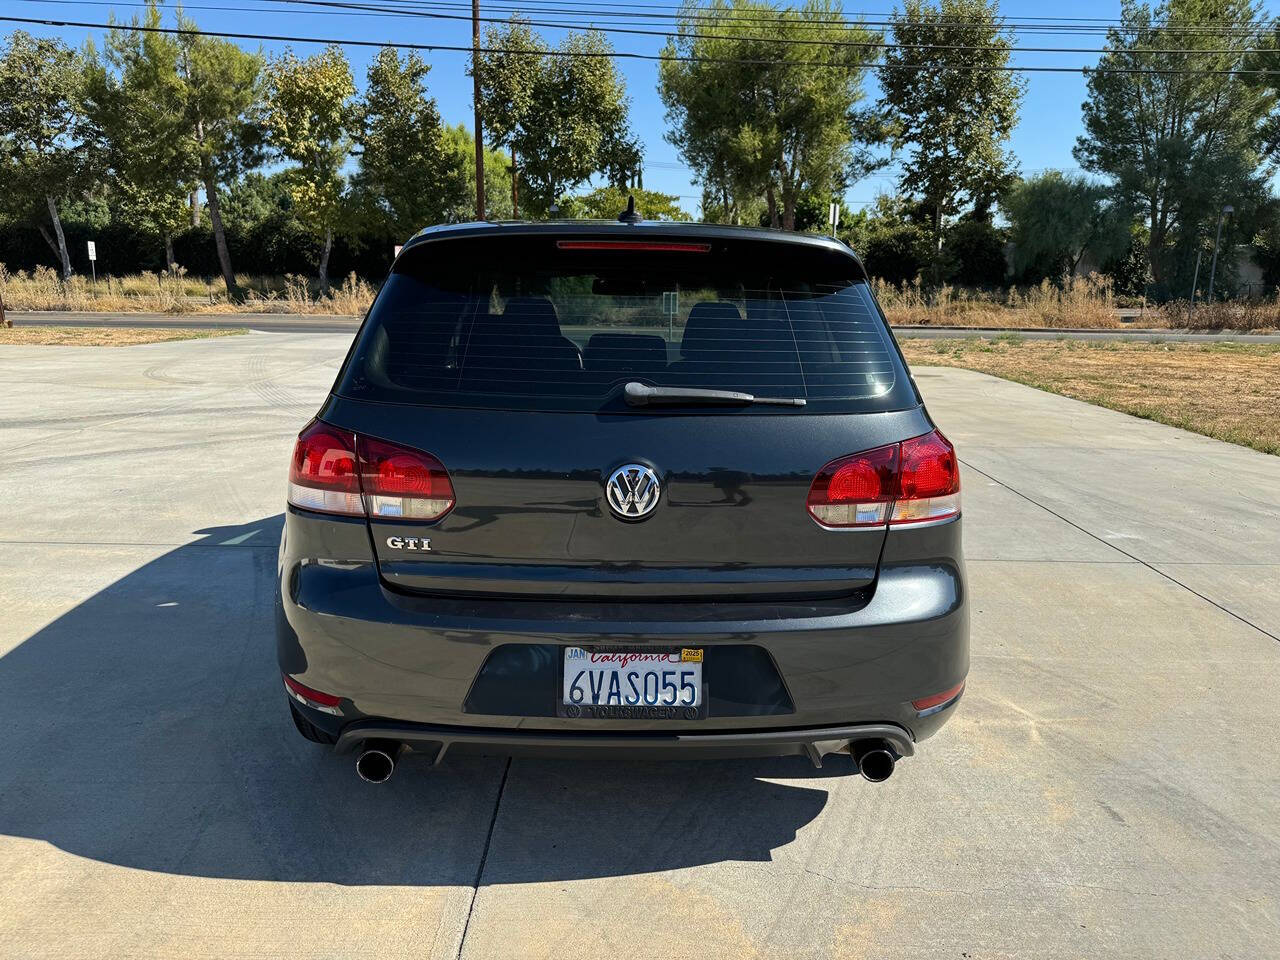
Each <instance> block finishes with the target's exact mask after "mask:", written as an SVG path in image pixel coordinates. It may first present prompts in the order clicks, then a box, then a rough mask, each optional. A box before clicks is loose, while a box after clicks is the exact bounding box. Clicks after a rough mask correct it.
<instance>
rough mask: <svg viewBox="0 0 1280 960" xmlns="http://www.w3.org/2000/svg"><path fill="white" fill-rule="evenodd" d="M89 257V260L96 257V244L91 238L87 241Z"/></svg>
mask: <svg viewBox="0 0 1280 960" xmlns="http://www.w3.org/2000/svg"><path fill="white" fill-rule="evenodd" d="M89 259H90V260H97V259H98V246H97V244H95V243H94V242H93V241H92V240H90V241H89Z"/></svg>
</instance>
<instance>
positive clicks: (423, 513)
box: [356, 437, 454, 520]
mask: <svg viewBox="0 0 1280 960" xmlns="http://www.w3.org/2000/svg"><path fill="white" fill-rule="evenodd" d="M356 445H357V447H358V449H359V452H360V481H361V483H363V484H364V502H365V506H367V507H368V509H369V516H371V517H395V518H400V519H404V520H439V519H440V518H441V517H443V516H444V515H445V514H446V513H448V512H449V511H450V510H452V509H453V503H454V500H453V484H452V483H451V482H450V481H449V474H448V472H447V471H446V470H445V468H444V464H442V463H441V462H440V461H439V460H437V459H436V458H435V457H433V456H432V455H431V454H429V453H423V452H422V451H421V450H411V449H409V448H408V447H401V446H397V445H395V444H391V443H387V442H385V441H383V440H371V439H369V438H367V437H360V438H359V439H358V440H357V441H356Z"/></svg>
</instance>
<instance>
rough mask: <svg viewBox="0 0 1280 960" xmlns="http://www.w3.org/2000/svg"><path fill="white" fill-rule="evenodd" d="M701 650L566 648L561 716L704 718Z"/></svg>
mask: <svg viewBox="0 0 1280 960" xmlns="http://www.w3.org/2000/svg"><path fill="white" fill-rule="evenodd" d="M702 659H703V657H702V650H701V649H700V648H690V647H685V648H683V649H675V650H612V649H610V650H599V649H597V650H584V649H582V648H581V647H567V648H565V651H564V669H563V677H562V684H561V690H560V702H559V704H558V706H559V708H560V709H559V710H557V713H559V715H560V716H563V717H571V718H572V717H585V718H592V719H600V720H677V719H680V720H697V719H700V718H702V717H703V716H705V703H706V697H705V696H704V693H703V689H702Z"/></svg>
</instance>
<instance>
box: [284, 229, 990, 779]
mask: <svg viewBox="0 0 1280 960" xmlns="http://www.w3.org/2000/svg"><path fill="white" fill-rule="evenodd" d="M959 487H960V484H959V471H958V462H957V459H956V454H955V450H954V448H953V447H952V445H951V444H950V443H949V442H948V441H947V439H946V438H945V437H943V436H942V434H941V433H939V432H938V430H937V429H935V427H934V424H933V422H932V421H931V420H930V418H929V415H928V414H927V413H926V411H925V409H924V406H923V404H922V403H921V399H920V395H919V393H918V392H917V390H916V388H915V385H914V383H913V382H912V379H911V377H910V375H909V374H908V372H907V368H906V365H905V363H904V361H903V358H902V355H901V353H900V352H899V350H898V348H897V345H896V344H895V342H894V340H893V337H892V335H891V334H890V333H889V330H888V328H887V326H886V324H885V320H884V317H883V314H882V313H881V312H880V309H879V307H878V305H877V304H876V302H875V300H874V298H873V297H872V294H871V291H870V290H869V288H868V285H867V282H866V274H865V272H864V270H863V267H862V264H861V263H860V262H859V261H858V259H857V258H856V257H855V256H854V255H853V254H852V253H851V252H850V251H849V249H848V248H847V247H845V246H844V245H842V244H840V243H837V242H836V241H833V240H828V239H825V238H822V237H816V236H802V235H795V234H779V233H775V232H772V231H763V230H748V229H739V228H731V227H716V226H707V225H683V224H669V223H662V224H659V223H601V222H590V223H587V222H575V223H544V224H527V223H510V224H471V225H463V226H454V227H441V228H434V229H430V230H426V231H423V232H422V233H421V234H419V235H418V236H416V237H415V238H414V239H413V240H412V241H410V242H409V243H408V244H407V245H406V246H405V247H404V250H403V251H402V252H401V254H400V256H399V257H398V258H397V259H396V262H395V265H394V266H393V268H392V271H391V275H390V276H389V277H388V279H387V282H386V283H385V285H384V286H383V288H382V290H381V292H380V293H379V295H378V298H377V300H376V302H375V303H374V305H373V307H372V309H371V310H370V312H369V315H368V317H367V318H366V320H365V322H364V324H363V326H362V327H361V329H360V332H359V334H358V335H357V337H356V339H355V342H354V344H353V346H352V349H351V351H350V353H349V355H348V357H347V359H346V362H345V363H344V365H343V367H342V370H341V372H340V373H339V375H338V379H337V382H336V383H335V384H334V387H333V390H332V392H331V393H330V395H329V397H328V399H327V400H326V401H325V403H324V405H323V406H322V407H321V409H320V411H319V413H318V414H317V415H316V418H315V419H314V420H313V421H312V422H311V423H310V424H309V425H308V426H307V427H306V428H305V429H304V430H303V431H302V433H301V435H300V436H299V438H298V441H297V446H296V448H295V451H294V455H293V461H292V464H291V469H290V475H289V495H288V500H289V505H288V510H287V515H286V522H285V528H284V536H283V538H282V540H281V544H280V566H279V574H280V578H279V582H280V595H279V597H280V599H279V604H278V618H277V622H278V652H279V663H280V669H281V671H282V673H283V680H284V687H285V691H286V693H287V695H288V701H289V707H290V709H291V711H292V714H293V720H294V723H295V724H296V726H297V728H298V730H299V731H300V732H301V733H302V734H303V736H305V737H307V738H308V739H309V740H313V741H316V742H318V743H323V744H330V745H333V746H334V747H335V749H336V750H337V751H338V752H339V753H355V754H356V755H357V764H356V766H357V770H358V772H359V773H360V775H361V776H362V777H364V778H365V779H367V780H370V781H374V782H380V781H382V780H385V779H387V778H388V777H389V776H390V775H391V772H392V770H393V769H394V767H395V764H396V762H397V760H398V758H399V757H400V756H401V755H402V754H403V753H405V752H406V751H409V752H412V753H414V754H418V755H424V754H425V756H426V757H427V758H428V759H429V760H430V761H433V762H439V761H440V760H441V759H442V758H443V757H444V756H445V754H446V753H454V752H457V751H461V750H479V751H484V752H490V753H494V752H496V753H508V754H510V753H524V752H535V753H559V752H575V753H597V754H607V755H614V756H618V755H627V756H632V755H642V754H646V755H653V754H658V755H662V756H689V755H699V756H718V757H726V756H728V757H732V756H751V755H761V754H763V755H769V754H799V755H807V756H808V757H809V758H810V759H811V760H812V761H813V762H814V763H815V764H821V762H822V757H823V756H824V755H825V754H829V753H836V752H849V753H851V754H852V755H853V757H854V758H855V760H856V761H857V763H858V766H859V768H860V769H861V771H862V772H863V774H864V775H865V776H866V777H868V778H869V779H872V780H882V779H884V778H885V777H887V776H889V774H890V773H891V772H892V770H893V765H894V763H895V761H896V760H898V759H900V758H902V757H904V756H910V755H911V754H912V753H913V752H914V744H915V743H916V742H918V741H920V740H923V739H924V738H925V737H928V736H929V735H931V734H932V733H933V732H934V731H936V730H937V729H938V728H939V727H940V726H941V725H942V724H943V723H944V722H945V721H946V719H947V717H948V716H949V715H950V714H951V713H952V712H954V707H955V704H956V703H957V702H958V700H959V698H960V695H961V693H962V691H963V689H964V681H965V675H966V673H967V671H968V663H969V654H968V613H967V607H966V598H965V580H964V565H963V562H962V559H961V547H960V499H959Z"/></svg>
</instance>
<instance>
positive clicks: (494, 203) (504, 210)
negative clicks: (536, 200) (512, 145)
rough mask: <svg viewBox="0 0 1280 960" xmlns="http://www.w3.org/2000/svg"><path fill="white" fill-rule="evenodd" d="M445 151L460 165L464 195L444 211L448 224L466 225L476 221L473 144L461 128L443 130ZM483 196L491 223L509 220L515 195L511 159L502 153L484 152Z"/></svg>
mask: <svg viewBox="0 0 1280 960" xmlns="http://www.w3.org/2000/svg"><path fill="white" fill-rule="evenodd" d="M444 149H445V150H446V151H448V153H449V154H450V155H451V156H453V157H454V158H455V159H456V162H457V163H458V164H460V166H461V169H462V176H463V195H462V196H461V197H459V198H458V199H457V200H456V201H455V202H454V204H453V206H452V207H451V208H450V209H449V210H447V211H445V216H444V219H445V220H446V221H447V222H449V223H466V222H467V221H469V220H474V219H475V218H476V204H475V195H476V140H475V137H473V136H472V135H471V131H470V130H468V129H467V128H466V127H464V126H463V125H462V124H458V125H457V126H446V127H445V128H444ZM484 195H485V206H486V207H487V208H488V209H487V214H488V216H489V218H490V219H491V220H510V219H511V218H512V217H513V216H514V213H513V211H512V199H513V197H514V196H515V191H514V190H513V189H512V184H511V156H510V155H509V154H507V153H506V152H504V151H502V150H496V149H490V148H488V147H486V148H485V151H484Z"/></svg>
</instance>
